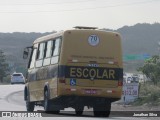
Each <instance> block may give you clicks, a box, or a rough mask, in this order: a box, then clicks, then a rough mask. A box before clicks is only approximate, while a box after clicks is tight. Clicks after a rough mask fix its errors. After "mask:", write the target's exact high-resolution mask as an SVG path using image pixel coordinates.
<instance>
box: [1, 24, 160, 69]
mask: <svg viewBox="0 0 160 120" xmlns="http://www.w3.org/2000/svg"><path fill="white" fill-rule="evenodd" d="M106 30H108V29H106ZM110 31H116V32H119V33H120V34H121V36H122V46H123V55H127V54H137V55H138V54H149V55H151V56H152V55H158V54H160V51H158V47H159V46H158V42H160V32H159V31H160V24H159V23H154V24H147V23H143V24H136V25H134V26H124V27H122V28H119V29H117V30H110ZM47 34H50V33H47V32H46V33H34V32H32V33H20V32H14V33H0V49H1V50H3V51H4V53H5V55H6V58H7V61H8V63H9V65H10V68H12V69H13V70H16V71H24V67H25V66H26V61H24V60H23V59H22V54H23V49H24V48H25V47H26V46H31V45H32V42H33V41H34V40H35V39H36V38H38V37H41V36H44V35H47ZM143 62H144V60H132V61H125V63H124V66H125V70H126V71H136V69H137V68H138V67H139V66H140V65H142V63H143Z"/></svg>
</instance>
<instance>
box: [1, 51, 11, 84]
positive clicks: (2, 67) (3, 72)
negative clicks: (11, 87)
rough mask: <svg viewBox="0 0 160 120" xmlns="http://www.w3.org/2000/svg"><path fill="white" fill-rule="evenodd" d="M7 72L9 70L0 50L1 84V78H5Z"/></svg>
mask: <svg viewBox="0 0 160 120" xmlns="http://www.w3.org/2000/svg"><path fill="white" fill-rule="evenodd" d="M8 72H9V69H8V64H7V63H6V58H5V55H4V52H3V51H2V50H0V82H3V78H4V77H6V76H7V74H8Z"/></svg>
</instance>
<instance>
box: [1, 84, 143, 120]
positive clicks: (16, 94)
mask: <svg viewBox="0 0 160 120" xmlns="http://www.w3.org/2000/svg"><path fill="white" fill-rule="evenodd" d="M23 89H24V85H0V111H1V112H2V111H19V112H21V111H22V112H23V111H26V108H25V101H24V98H23ZM35 111H36V112H38V113H41V114H42V116H46V117H47V120H48V119H50V118H52V119H53V118H56V119H62V118H63V120H64V119H67V120H68V119H70V118H72V119H73V118H74V120H77V119H78V120H79V119H82V118H81V117H83V119H87V120H88V119H96V120H97V119H106V118H96V117H94V116H93V112H92V109H87V108H85V111H84V113H83V115H82V116H81V117H77V116H76V115H75V112H74V109H72V108H66V109H65V110H63V111H61V112H60V114H52V113H48V114H47V113H45V112H44V110H43V107H39V106H36V107H35ZM46 117H44V118H46ZM107 119H109V120H110V119H111V120H113V119H117V120H128V119H130V120H132V119H134V120H135V119H137V120H141V119H143V118H135V117H134V118H133V117H131V118H128V117H115V116H114V114H112V113H111V115H110V117H109V118H107ZM144 119H146V118H144Z"/></svg>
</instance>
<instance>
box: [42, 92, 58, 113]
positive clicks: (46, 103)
mask: <svg viewBox="0 0 160 120" xmlns="http://www.w3.org/2000/svg"><path fill="white" fill-rule="evenodd" d="M44 111H45V112H46V113H53V114H58V113H59V112H60V110H54V108H52V105H51V101H50V100H49V92H48V90H45V91H44Z"/></svg>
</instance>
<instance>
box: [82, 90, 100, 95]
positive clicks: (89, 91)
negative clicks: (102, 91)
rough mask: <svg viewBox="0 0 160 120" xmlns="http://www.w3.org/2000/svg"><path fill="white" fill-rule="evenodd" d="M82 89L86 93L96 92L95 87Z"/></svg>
mask: <svg viewBox="0 0 160 120" xmlns="http://www.w3.org/2000/svg"><path fill="white" fill-rule="evenodd" d="M84 91H85V93H86V94H96V93H97V90H95V89H85V90H84Z"/></svg>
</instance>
